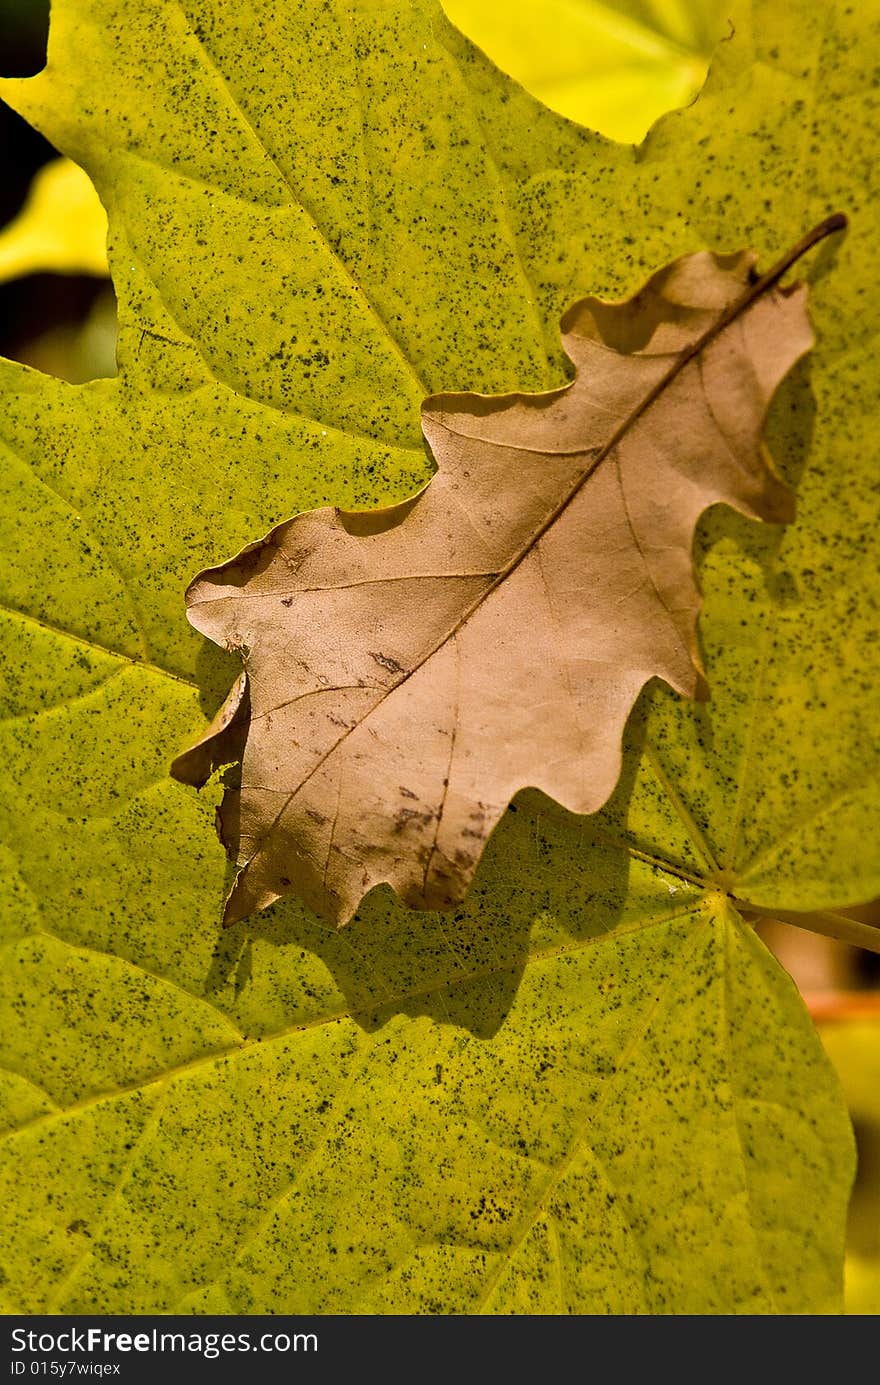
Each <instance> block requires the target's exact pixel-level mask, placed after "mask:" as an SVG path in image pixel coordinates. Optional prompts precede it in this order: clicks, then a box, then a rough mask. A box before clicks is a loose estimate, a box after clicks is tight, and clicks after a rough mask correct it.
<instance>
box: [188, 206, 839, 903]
mask: <svg viewBox="0 0 880 1385" xmlns="http://www.w3.org/2000/svg"><path fill="white" fill-rule="evenodd" d="M842 224H843V221H842V218H831V219H830V220H829V221H828V222H826V223H824V224H823V226H822V227H818V228H817V229H816V231H814V232H812V233H811V235H810V236H808V237H806V238H805V240H804V241H803V242H802V243H801V245H800V246H798V247H796V248H795V250H793V251H792V252H791V253H790V254H789V255H787V256H785V257H784V259H783V260H782V261H781V262H780V263H779V264H778V265H776V266H775V267H774V268H773V269H772V270H771V271H769V272H768V273H767V274H765V275H763V276H759V275H758V274H757V272H756V270H755V266H754V257H753V255H752V254H750V253H747V252H743V253H739V254H732V255H715V254H711V253H708V252H701V253H698V254H693V255H688V256H686V257H685V258H683V259H680V260H678V261H676V262H675V263H673V264H671V265H669V266H667V267H666V268H664V269H662V270H660V271H659V272H658V273H656V274H655V275H654V276H653V277H652V278H651V279H650V280H649V281H648V283H647V284H646V285H645V287H644V288H643V289H642V290H641V291H640V292H639V293H637V294H636V295H635V297H633V298H631V299H630V300H628V301H627V302H624V303H619V304H612V303H606V302H603V301H600V300H599V299H596V298H586V299H584V300H583V301H581V302H579V303H576V304H575V305H574V307H572V308H571V309H570V311H569V312H568V313H567V314H566V316H565V317H564V319H563V321H562V333H563V338H562V340H563V345H564V347H565V351H566V353H567V354H568V356H569V358H570V360H571V361H572V363H573V365H574V368H575V375H574V379H573V380H572V382H571V383H570V384H568V385H566V386H565V387H563V388H561V389H556V390H552V391H549V392H548V393H545V394H538V395H526V394H510V395H504V396H500V397H496V398H490V397H486V396H481V395H474V394H440V395H434V396H432V397H431V398H429V399H427V400H426V401H425V403H424V405H423V411H422V425H423V429H424V433H425V437H426V438H427V440H428V442H429V444H430V446H431V448H432V451H433V454H434V457H435V459H436V462H437V467H438V470H437V473H436V475H435V476H434V477H432V479H431V481H430V482H429V484H428V485H427V486H426V487H425V488H424V489H423V490H422V491H421V492H420V493H419V494H418V495H417V496H416V497H415V498H413V499H411V500H409V501H406V502H405V503H403V504H399V505H395V506H393V507H390V508H387V509H382V510H377V511H373V512H368V513H357V514H353V513H345V512H342V511H339V510H333V509H321V510H314V511H310V512H307V513H305V514H301V515H299V516H298V517H297V518H295V519H292V520H289V521H287V522H286V523H284V524H280V525H278V526H277V528H275V529H273V530H272V532H271V533H270V534H269V535H268V536H267V537H266V538H264V539H262V540H261V541H260V542H258V543H254V544H251V545H250V546H249V547H247V548H245V549H244V550H243V551H242V552H241V553H240V554H239V555H238V556H237V557H236V558H233V559H232V561H230V562H227V563H224V564H222V565H221V566H219V567H214V568H209V569H207V570H206V571H205V572H203V573H201V574H200V576H198V577H197V578H196V579H195V581H194V582H193V583H192V585H191V586H190V588H189V590H188V592H187V606H188V614H189V619H190V621H191V622H192V624H193V625H194V626H195V627H196V629H197V630H200V631H202V632H203V633H204V634H206V635H208V636H210V638H211V639H212V640H214V641H216V643H218V644H220V645H225V646H226V647H227V648H234V649H238V650H240V651H241V652H242V656H243V659H244V664H245V672H244V674H243V675H242V676H241V677H240V678H239V680H238V682H237V683H236V685H235V687H234V688H233V691H232V693H231V694H230V697H229V698H228V699H227V702H226V704H225V706H224V707H223V708H222V709H221V711H220V713H218V716H217V717H216V718H215V720H214V722H213V723H212V725H211V726H210V727H209V728H208V730H207V732H206V733H205V735H204V736H203V737H202V739H201V740H200V741H199V742H198V743H197V744H196V745H195V746H193V747H192V748H191V749H190V750H188V751H185V752H184V753H183V754H182V755H181V756H180V757H179V758H178V759H177V760H176V761H175V764H174V766H173V773H174V774H175V775H176V776H177V777H178V778H180V779H183V780H185V781H187V782H190V783H194V784H202V783H204V782H205V780H206V779H207V778H208V776H209V775H210V773H211V770H212V768H214V767H216V766H218V765H221V764H229V763H232V762H234V761H238V760H241V762H242V768H241V783H240V787H238V788H229V789H227V791H226V795H225V798H224V800H223V805H222V808H221V810H220V831H221V836H222V839H223V841H224V842H225V843H226V845H227V848H228V849H229V850H230V852H232V853H234V854H235V856H237V858H238V860H239V862H240V863H241V864H242V869H241V870H240V871H239V873H238V876H237V878H236V880H235V884H234V886H233V889H232V892H231V894H230V897H229V901H228V903H227V908H226V921H227V922H233V921H235V920H236V919H240V918H243V917H245V916H246V915H248V914H250V913H252V912H253V911H255V910H258V909H262V908H265V907H266V906H267V905H269V904H271V903H272V901H273V900H275V899H277V898H278V897H279V896H281V895H284V894H286V893H288V892H290V891H295V892H296V893H297V894H298V895H300V896H301V897H302V898H303V899H304V900H306V901H307V903H308V904H309V905H310V906H311V907H312V908H313V909H314V910H315V911H316V912H317V913H318V914H320V915H322V916H323V917H324V918H326V919H329V920H331V921H333V922H335V923H337V924H342V923H345V922H346V921H347V920H348V919H349V918H350V916H351V914H352V913H353V912H354V910H355V909H356V908H357V906H358V903H359V902H360V900H361V899H362V897H363V896H364V894H365V893H366V892H367V891H368V890H370V889H371V888H372V887H373V886H375V885H379V884H381V883H382V882H388V883H389V884H391V885H392V886H393V887H394V889H395V890H396V891H397V892H398V894H399V895H400V896H401V897H402V898H403V899H404V900H405V901H406V903H407V904H409V905H411V906H413V907H415V908H422V909H428V908H430V909H433V908H437V909H443V908H448V907H450V906H452V905H454V904H456V903H457V902H458V901H460V900H461V898H462V896H463V895H464V893H465V891H466V889H467V887H468V884H469V882H470V881H471V878H472V876H473V874H474V871H475V870H476V867H477V863H478V861H479V859H480V855H481V853H482V851H483V848H484V846H485V844H486V840H487V838H488V836H489V834H490V832H491V831H492V829H493V827H494V826H495V824H496V823H497V822H498V819H499V818H500V816H501V814H502V813H503V812H504V810H505V808H506V807H507V804H508V803H509V801H510V799H511V797H512V796H513V795H514V794H515V793H516V792H517V791H518V790H519V789H521V788H524V787H526V786H534V787H537V788H540V789H542V790H543V791H544V792H545V793H546V794H548V795H550V796H551V797H552V798H555V799H556V800H558V801H559V802H560V803H562V804H564V805H565V806H566V807H567V808H569V809H572V810H573V811H575V812H577V813H591V812H594V811H595V810H596V809H598V808H599V807H601V805H602V804H603V803H604V802H605V800H606V799H607V798H608V796H609V794H610V793H611V791H612V789H613V788H614V785H615V783H616V781H617V778H618V774H619V771H620V763H621V740H622V734H623V729H624V724H625V722H626V719H627V716H628V714H629V712H630V710H631V708H632V706H633V703H634V701H635V699H636V697H637V696H638V693H639V691H640V689H641V688H642V687H643V686H644V684H645V683H646V682H647V681H648V680H649V679H651V678H662V679H663V680H664V681H665V682H666V683H668V684H670V685H671V687H673V688H675V689H677V690H678V691H679V692H680V693H683V694H686V695H688V696H699V695H701V694H702V693H703V679H702V674H701V672H700V664H699V655H698V649H697V637H696V621H697V614H698V610H699V604H700V597H699V592H698V589H697V585H696V581H695V577H694V574H693V569H692V556H691V549H692V542H693V535H694V530H695V526H696V523H697V520H698V518H699V516H700V514H701V513H702V512H703V511H704V510H705V509H706V508H707V507H708V506H710V505H713V504H715V503H716V502H718V501H725V502H726V503H727V504H728V505H732V506H734V507H735V508H736V509H737V510H740V511H742V512H743V513H744V514H746V515H750V516H753V517H754V518H756V519H763V520H768V521H771V522H775V523H780V522H784V521H786V520H789V519H791V517H792V514H793V502H792V497H791V494H790V492H789V491H788V489H787V488H786V487H785V485H784V484H783V483H782V482H781V481H780V480H779V479H778V477H777V476H776V475H775V474H774V473H773V471H772V469H771V468H770V466H769V465H768V457H767V454H766V449H764V448H763V446H762V444H761V430H762V427H763V422H764V417H765V414H766V411H767V406H768V404H769V401H770V399H771V397H772V395H773V393H774V391H775V389H776V388H777V386H778V384H779V383H780V381H781V380H782V378H783V377H784V376H785V374H786V373H787V372H788V370H789V369H790V368H791V366H792V365H793V364H794V362H795V361H796V360H797V359H798V358H799V357H800V356H801V355H803V354H804V353H805V352H806V351H807V350H808V349H809V348H810V346H811V345H812V334H811V331H810V326H809V322H808V319H807V314H806V289H805V288H804V287H803V286H795V287H789V288H779V287H778V281H779V279H780V278H781V277H782V275H783V273H784V272H785V270H786V269H787V268H788V267H789V266H790V265H791V264H792V263H793V261H794V260H795V259H796V258H797V257H798V255H800V254H802V253H803V251H804V250H805V249H806V248H808V247H809V245H811V244H814V243H815V241H816V240H818V239H819V238H820V237H821V235H824V234H827V233H828V231H829V230H832V229H837V227H838V226H840V225H842Z"/></svg>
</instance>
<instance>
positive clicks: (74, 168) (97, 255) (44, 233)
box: [0, 159, 108, 282]
mask: <svg viewBox="0 0 880 1385" xmlns="http://www.w3.org/2000/svg"><path fill="white" fill-rule="evenodd" d="M106 244H107V214H106V212H105V211H104V208H103V207H102V206H101V203H100V202H99V200H98V194H97V193H96V192H95V189H94V185H93V184H92V181H91V179H90V178H89V176H88V174H87V173H84V172H83V170H82V169H81V168H80V167H79V165H78V164H75V163H73V161H72V160H71V159H53V161H52V162H51V163H48V164H46V165H45V167H43V168H41V169H40V171H39V172H38V173H37V174H36V176H35V178H34V181H33V183H32V184H31V190H30V193H29V195H28V199H27V201H26V202H25V204H24V207H23V208H22V210H21V211H20V212H19V214H18V216H17V217H16V218H15V220H14V221H12V222H10V224H9V225H8V226H7V227H6V228H5V229H4V230H3V232H2V233H0V282H2V281H4V280H7V279H17V278H19V276H21V275H23V274H39V273H50V274H96V275H105V274H107V273H108V269H107V250H106Z"/></svg>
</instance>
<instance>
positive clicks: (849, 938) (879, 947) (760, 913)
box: [730, 899, 880, 954]
mask: <svg viewBox="0 0 880 1385" xmlns="http://www.w3.org/2000/svg"><path fill="white" fill-rule="evenodd" d="M730 902H731V904H732V905H733V907H734V908H735V909H737V910H738V911H739V912H740V913H741V914H742V915H743V917H744V918H747V919H748V920H749V922H753V923H756V922H757V921H758V920H759V919H766V920H767V921H768V922H770V923H775V922H779V923H792V924H794V926H795V927H796V928H806V929H807V930H808V931H809V932H810V933H819V934H821V936H822V937H823V938H834V939H835V940H836V941H837V942H839V943H849V945H850V947H861V948H864V950H865V951H866V952H876V953H878V954H880V928H877V927H875V926H874V925H873V924H870V923H860V922H859V921H858V919H851V918H848V917H847V915H846V914H838V913H835V912H834V911H832V910H830V909H816V910H815V911H813V912H804V913H800V912H799V911H798V910H796V909H774V908H770V909H761V908H760V907H756V906H755V905H754V904H749V903H748V902H747V901H746V900H740V899H731V901H730Z"/></svg>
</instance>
